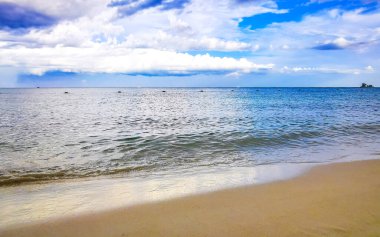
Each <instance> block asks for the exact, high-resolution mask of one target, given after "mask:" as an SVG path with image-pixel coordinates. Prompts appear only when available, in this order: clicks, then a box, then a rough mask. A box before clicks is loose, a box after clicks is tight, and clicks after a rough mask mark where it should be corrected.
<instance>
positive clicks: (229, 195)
mask: <svg viewBox="0 0 380 237" xmlns="http://www.w3.org/2000/svg"><path fill="white" fill-rule="evenodd" d="M378 200H380V160H366V161H352V162H346V163H331V164H322V165H317V166H315V167H313V168H311V170H309V171H307V172H306V173H304V174H301V175H300V176H297V177H295V178H292V179H288V180H281V181H274V182H270V183H265V184H256V185H250V186H244V187H237V188H231V189H225V190H220V191H215V192H210V193H204V194H195V195H190V196H185V197H180V198H175V199H171V200H166V201H160V202H155V203H147V204H138V205H135V206H130V207H124V208H118V209H113V210H108V211H102V212H94V213H87V214H83V215H78V216H73V217H64V218H61V219H51V220H49V221H47V222H41V223H32V224H20V225H17V226H13V227H10V228H4V229H3V230H0V236H79V235H80V236H84V237H86V236H91V237H96V236H299V235H308V236H321V235H333V236H371V235H373V236H375V235H376V234H380V203H379V202H378Z"/></svg>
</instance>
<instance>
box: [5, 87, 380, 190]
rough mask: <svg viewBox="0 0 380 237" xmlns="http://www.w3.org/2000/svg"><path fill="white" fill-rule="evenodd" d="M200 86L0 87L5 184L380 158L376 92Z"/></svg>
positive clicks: (379, 103) (379, 93)
mask: <svg viewBox="0 0 380 237" xmlns="http://www.w3.org/2000/svg"><path fill="white" fill-rule="evenodd" d="M119 90H120V91H121V92H122V93H117V91H119ZM162 90H165V91H166V92H162ZM202 90H203V91H204V92H200V89H169V88H165V89H132V88H129V89H126V88H121V89H120V88H104V89H72V88H69V89H0V111H1V117H0V118H1V119H0V134H1V141H0V161H1V163H2V166H1V168H0V185H9V184H22V183H25V182H31V181H42V180H55V179H65V178H81V177H96V176H100V175H119V176H124V175H140V176H141V175H142V176H144V175H150V174H152V173H154V172H162V171H167V172H169V173H170V172H173V171H175V172H178V171H180V172H186V173H191V172H192V169H194V168H197V169H198V168H199V167H204V169H209V167H215V166H220V167H226V166H227V167H228V166H233V167H237V166H238V167H247V166H248V167H251V166H255V165H258V164H273V163H284V162H285V163H289V162H291V163H300V162H313V163H314V162H317V163H319V162H326V161H329V160H335V159H340V158H342V157H346V156H347V155H350V154H346V153H345V152H344V150H345V149H346V147H351V146H355V147H357V148H358V150H359V152H368V153H370V154H373V153H377V152H379V149H378V148H377V147H376V145H378V143H379V138H380V90H379V89H359V88H346V89H343V88H329V89H327V88H319V89H315V88H280V89H279V88H240V89H237V88H234V89H233V91H232V89H215V88H212V89H207V88H205V89H202ZM64 91H68V92H69V94H64ZM321 147H323V148H324V149H323V150H324V151H323V154H321ZM326 149H331V150H336V149H341V150H342V152H338V153H337V154H336V152H335V153H334V154H332V155H328V154H329V153H326V152H325V150H326Z"/></svg>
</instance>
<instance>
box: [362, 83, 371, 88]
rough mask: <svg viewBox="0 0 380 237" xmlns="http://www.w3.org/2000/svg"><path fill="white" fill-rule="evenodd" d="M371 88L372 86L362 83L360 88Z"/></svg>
mask: <svg viewBox="0 0 380 237" xmlns="http://www.w3.org/2000/svg"><path fill="white" fill-rule="evenodd" d="M371 87H373V85H368V84H366V83H362V85H361V86H360V88H371Z"/></svg>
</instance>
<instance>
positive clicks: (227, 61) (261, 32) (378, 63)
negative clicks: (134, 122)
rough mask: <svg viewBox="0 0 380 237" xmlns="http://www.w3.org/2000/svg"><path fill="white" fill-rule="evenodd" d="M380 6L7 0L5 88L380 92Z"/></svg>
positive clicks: (2, 47) (364, 2) (379, 2)
mask: <svg viewBox="0 0 380 237" xmlns="http://www.w3.org/2000/svg"><path fill="white" fill-rule="evenodd" d="M379 55H380V0H335V1H333V0H293V1H291V0H290V1H287V0H277V1H275V0H54V1H46V0H0V87H36V86H41V87H118V86H133V87H161V86H165V87H166V86H168V87H171V86H173V87H198V86H202V87H224V86H228V87H249V86H269V87H272V86H279V87H280V86H285V87H288V86H289V87H292V86H317V87H335V86H343V87H344V86H353V87H356V86H360V84H361V83H362V82H366V83H367V84H373V85H374V86H380V73H379V70H380V56H379Z"/></svg>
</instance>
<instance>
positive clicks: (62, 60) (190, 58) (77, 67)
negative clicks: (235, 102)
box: [0, 46, 273, 75]
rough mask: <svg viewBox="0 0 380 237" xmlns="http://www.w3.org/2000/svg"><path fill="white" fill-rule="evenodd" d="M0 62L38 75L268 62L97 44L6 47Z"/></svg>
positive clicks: (224, 68)
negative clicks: (54, 71)
mask: <svg viewBox="0 0 380 237" xmlns="http://www.w3.org/2000/svg"><path fill="white" fill-rule="evenodd" d="M0 65H3V66H15V67H18V68H22V70H23V71H24V72H26V73H32V74H37V75H42V74H43V73H45V72H47V71H52V70H60V71H65V72H87V73H129V74H134V73H137V74H138V73H143V74H169V75H170V74H188V73H190V74H192V73H228V72H235V71H237V72H241V73H250V72H254V71H258V70H268V69H271V68H272V67H273V65H271V64H266V65H260V64H255V63H253V62H251V61H249V60H247V59H244V58H242V59H234V58H227V57H223V58H220V57H212V56H210V55H208V54H206V55H190V54H187V53H176V52H173V51H163V50H157V49H126V48H120V47H109V46H98V47H90V48H82V49H81V50H78V49H77V48H74V47H55V48H25V47H18V48H10V49H2V50H1V51H0Z"/></svg>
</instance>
